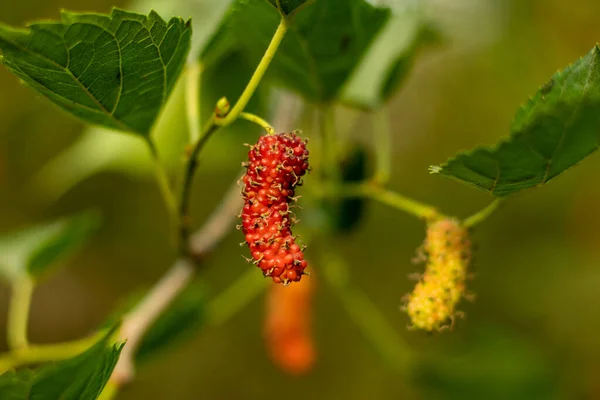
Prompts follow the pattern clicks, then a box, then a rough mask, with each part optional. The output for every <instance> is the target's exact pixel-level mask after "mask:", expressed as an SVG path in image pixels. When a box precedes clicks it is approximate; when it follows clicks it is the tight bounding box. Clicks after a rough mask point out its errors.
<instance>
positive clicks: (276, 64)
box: [202, 0, 390, 103]
mask: <svg viewBox="0 0 600 400" xmlns="http://www.w3.org/2000/svg"><path fill="white" fill-rule="evenodd" d="M389 17H390V10H389V9H387V8H377V7H373V6H372V5H370V4H368V3H366V2H365V1H364V0H328V1H316V2H314V4H311V5H310V6H308V7H306V8H303V10H302V12H301V13H298V14H297V15H296V16H295V17H294V19H293V20H292V24H291V27H290V29H289V31H288V33H287V34H286V37H285V39H284V40H283V42H282V44H281V46H280V48H279V50H278V52H277V54H276V56H275V58H274V59H273V62H272V64H271V66H270V67H269V70H268V71H267V76H266V79H267V80H270V81H271V82H275V83H277V84H278V85H280V86H283V87H286V88H289V89H291V90H293V91H295V92H297V93H299V94H301V95H302V96H304V97H305V98H306V99H308V100H310V101H313V102H316V103H319V102H329V101H333V100H334V99H335V98H336V97H337V95H338V94H339V91H340V90H341V88H342V86H343V85H344V83H345V82H346V81H347V80H348V78H349V76H350V75H351V73H352V72H353V70H354V69H355V68H356V67H357V65H358V63H359V62H360V60H361V59H362V58H363V57H364V56H365V54H366V52H367V50H368V48H369V46H370V45H371V43H372V41H373V40H374V38H375V36H376V35H377V34H378V32H379V31H380V30H381V28H382V27H383V26H384V25H385V23H386V22H387V21H388V19H389ZM279 20H280V15H279V13H278V12H277V10H275V9H274V8H273V7H271V5H269V3H268V2H266V1H264V0H236V1H235V2H234V3H233V4H232V6H231V9H230V10H229V12H228V14H227V16H226V18H225V20H224V21H223V24H222V25H221V28H220V29H219V30H218V31H217V33H216V34H215V36H214V37H213V39H212V40H211V41H210V42H209V44H208V45H207V46H206V48H205V49H204V51H203V55H202V59H203V60H204V61H205V62H211V61H212V60H213V59H215V58H218V55H219V54H223V53H226V52H227V50H228V49H229V48H230V47H232V46H234V47H236V48H238V49H241V50H242V51H243V52H244V53H245V55H246V57H247V59H248V60H249V61H250V65H252V66H256V65H257V64H258V62H259V60H260V59H261V57H262V55H263V54H264V51H265V49H266V48H267V46H268V44H269V42H270V40H271V37H272V36H273V33H274V32H275V29H276V27H277V24H278V23H279ZM232 100H233V99H232Z"/></svg>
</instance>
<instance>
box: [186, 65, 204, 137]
mask: <svg viewBox="0 0 600 400" xmlns="http://www.w3.org/2000/svg"><path fill="white" fill-rule="evenodd" d="M201 74H202V67H201V65H200V63H198V62H189V63H188V67H187V74H186V78H187V80H186V83H185V108H186V115H187V120H188V128H189V130H190V143H196V142H197V141H198V140H200V94H199V92H200V76H201Z"/></svg>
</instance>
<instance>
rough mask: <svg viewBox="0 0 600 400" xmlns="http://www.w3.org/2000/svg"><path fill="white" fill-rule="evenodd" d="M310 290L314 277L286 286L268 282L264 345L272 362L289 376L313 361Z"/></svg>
mask: <svg viewBox="0 0 600 400" xmlns="http://www.w3.org/2000/svg"><path fill="white" fill-rule="evenodd" d="M311 278H312V277H311ZM313 292H314V287H313V279H304V280H302V282H298V283H296V284H294V285H291V286H289V287H284V286H282V285H271V288H270V291H269V295H268V296H267V304H266V311H267V315H266V320H265V341H266V347H267V350H268V353H269V356H270V357H271V359H272V360H273V362H274V363H275V364H276V365H277V366H278V367H279V368H281V369H282V370H283V371H285V372H287V373H288V374H291V375H300V374H303V373H306V372H308V371H309V370H310V369H311V368H312V366H313V364H314V362H315V349H314V343H313V339H312V336H311V303H312V301H311V300H312V294H313Z"/></svg>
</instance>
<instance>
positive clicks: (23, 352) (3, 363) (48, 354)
mask: <svg viewBox="0 0 600 400" xmlns="http://www.w3.org/2000/svg"><path fill="white" fill-rule="evenodd" d="M103 335H105V332H99V333H98V334H96V335H93V336H90V337H86V338H83V339H79V340H74V341H71V342H64V343H53V344H38V345H36V344H31V345H29V346H28V347H25V348H18V349H15V350H13V351H11V352H9V353H6V354H4V355H2V357H0V374H1V373H4V372H6V371H8V370H11V369H15V368H18V367H21V366H24V365H31V364H41V363H45V362H50V361H59V360H66V359H68V358H71V357H75V356H76V355H78V354H81V353H83V352H84V351H86V350H87V349H88V348H90V347H91V346H92V345H94V344H95V343H96V342H98V340H100V338H101V337H102V336H103Z"/></svg>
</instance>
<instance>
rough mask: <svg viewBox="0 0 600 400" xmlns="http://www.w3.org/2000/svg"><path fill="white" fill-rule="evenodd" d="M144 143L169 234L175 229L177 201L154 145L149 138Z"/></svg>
mask: <svg viewBox="0 0 600 400" xmlns="http://www.w3.org/2000/svg"><path fill="white" fill-rule="evenodd" d="M146 142H147V143H148V147H149V149H150V153H151V154H152V160H153V163H154V174H155V176H156V183H157V184H158V189H159V190H160V193H161V195H162V198H163V200H164V202H165V206H166V207H167V212H168V214H169V221H170V226H171V228H172V229H171V232H174V231H175V227H176V226H177V199H176V198H175V194H174V193H173V189H172V188H171V185H170V184H169V177H168V176H167V172H166V171H165V168H164V166H163V165H162V163H161V161H160V156H159V154H158V149H157V148H156V144H155V143H154V142H153V141H152V139H151V138H149V137H148V138H147V141H146ZM171 237H173V236H171Z"/></svg>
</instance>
